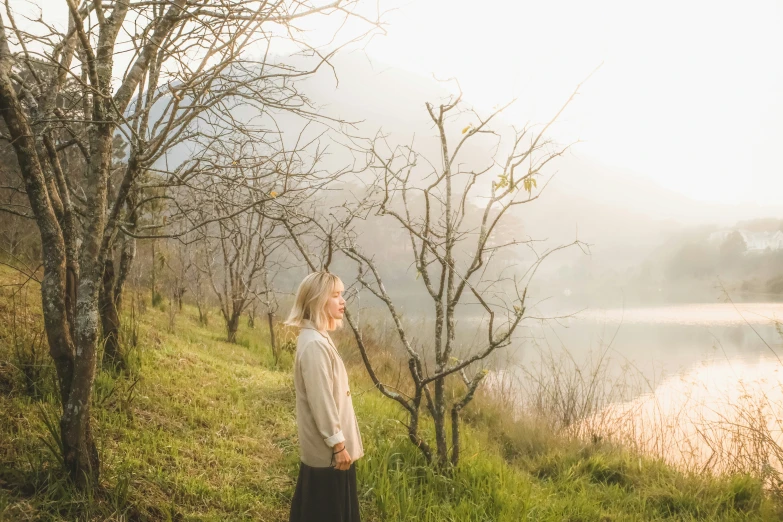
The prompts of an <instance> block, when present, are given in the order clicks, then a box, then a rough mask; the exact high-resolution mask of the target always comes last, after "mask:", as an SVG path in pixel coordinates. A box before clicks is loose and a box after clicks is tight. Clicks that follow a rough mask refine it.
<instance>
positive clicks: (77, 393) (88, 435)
mask: <svg viewBox="0 0 783 522" xmlns="http://www.w3.org/2000/svg"><path fill="white" fill-rule="evenodd" d="M0 36H2V38H3V40H4V41H3V42H2V43H5V33H4V32H3V34H2V35H0ZM4 52H7V48H6V49H0V53H4ZM0 58H2V57H0ZM0 114H2V115H3V119H4V120H5V123H6V126H7V128H8V132H9V134H10V136H11V140H10V141H11V144H12V146H13V147H14V152H15V153H16V158H17V161H18V162H19V167H20V170H21V172H22V177H23V178H24V182H25V191H26V192H27V197H28V199H29V201H30V206H31V208H32V210H33V214H34V215H35V220H36V224H37V225H38V231H39V233H40V235H41V256H42V262H43V268H44V275H43V279H42V281H41V308H42V311H43V316H44V327H45V329H46V337H47V340H48V342H49V353H50V354H51V356H52V359H53V360H54V365H55V370H56V372H57V380H58V384H59V390H60V399H61V402H62V405H63V413H62V416H61V418H60V433H61V436H62V444H63V459H64V464H65V467H66V469H67V471H68V473H69V475H70V476H71V478H72V479H73V480H74V481H75V482H76V484H77V485H82V486H83V485H85V484H86V483H88V482H89V483H96V482H97V480H98V478H99V476H98V474H99V461H98V451H97V448H96V446H95V442H94V440H93V437H92V429H91V426H90V401H91V396H92V383H93V376H94V366H95V356H94V352H91V351H90V339H89V331H90V329H91V328H90V326H94V328H92V330H93V332H94V331H95V330H96V329H97V324H96V322H95V320H94V318H96V317H97V315H98V313H97V303H96V302H94V301H93V302H92V306H91V302H90V299H84V298H83V297H82V296H85V295H86V294H87V293H86V292H80V290H82V289H83V288H84V282H85V278H81V279H80V280H79V281H78V284H77V279H76V278H77V277H78V276H79V274H78V273H74V272H75V270H73V267H74V265H73V264H72V263H74V264H75V260H71V261H70V262H69V261H68V259H67V255H66V244H65V240H64V238H63V231H62V228H61V227H60V224H59V222H58V220H57V217H56V215H55V212H54V209H53V208H52V203H51V198H50V197H49V195H48V194H47V191H46V180H45V177H44V173H43V170H42V167H41V163H40V160H39V158H38V155H37V152H36V147H35V139H34V133H33V130H32V128H31V127H30V125H29V123H28V120H27V117H26V115H25V113H24V111H23V109H22V106H21V103H20V102H19V99H18V98H17V95H16V92H15V90H14V87H13V85H12V83H11V81H10V79H9V77H8V70H6V69H5V64H0ZM102 235H103V231H102V230H101V231H100V234H99V235H98V238H100V237H101V236H102ZM92 275H93V277H92V278H91V280H90V283H91V284H92V285H93V288H96V289H97V286H98V284H99V282H100V278H99V277H94V274H92ZM77 286H78V289H77ZM80 294H81V295H80ZM73 305H75V306H73ZM70 306H73V316H74V320H73V321H69V312H68V310H69V308H70ZM80 320H81V322H84V323H91V324H87V325H85V328H81V329H80V328H77V327H75V326H74V325H75V324H77V325H78V324H79V322H80ZM85 334H87V335H85ZM76 346H78V349H76ZM93 347H94V344H93ZM91 369H92V371H91Z"/></svg>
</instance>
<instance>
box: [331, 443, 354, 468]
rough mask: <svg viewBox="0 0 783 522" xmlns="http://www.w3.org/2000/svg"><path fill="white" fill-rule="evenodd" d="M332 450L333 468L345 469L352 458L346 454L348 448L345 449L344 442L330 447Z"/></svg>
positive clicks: (348, 466)
mask: <svg viewBox="0 0 783 522" xmlns="http://www.w3.org/2000/svg"><path fill="white" fill-rule="evenodd" d="M332 452H334V469H339V470H340V471H347V470H348V468H350V467H351V463H352V462H353V459H351V456H350V455H349V454H348V450H347V449H345V443H343V442H340V443H337V444H335V445H334V447H333V448H332Z"/></svg>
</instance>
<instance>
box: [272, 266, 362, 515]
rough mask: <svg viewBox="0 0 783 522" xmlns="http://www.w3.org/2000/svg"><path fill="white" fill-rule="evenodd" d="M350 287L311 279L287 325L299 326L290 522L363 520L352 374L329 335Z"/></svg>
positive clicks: (329, 278)
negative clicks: (295, 470) (294, 478)
mask: <svg viewBox="0 0 783 522" xmlns="http://www.w3.org/2000/svg"><path fill="white" fill-rule="evenodd" d="M343 290H344V287H343V283H342V281H340V278H338V277H337V276H335V275H333V274H330V273H328V272H315V273H313V274H310V275H308V276H307V277H305V279H304V281H302V283H301V284H300V285H299V289H298V290H297V292H296V300H295V301H294V307H293V309H292V310H291V314H290V315H289V317H288V320H287V321H286V324H289V325H291V326H298V327H300V328H301V330H300V331H299V339H298V341H297V345H296V358H295V360H294V385H295V387H296V425H297V430H298V432H299V449H300V452H301V454H300V460H301V462H300V463H299V478H298V479H297V481H296V491H295V492H294V498H293V501H292V502H291V516H290V518H289V520H290V522H358V521H359V520H360V519H359V497H358V495H357V492H356V468H355V467H354V462H356V461H357V460H358V459H359V458H360V457H362V455H364V448H363V446H362V438H361V435H360V434H359V425H358V424H357V422H356V415H355V414H354V411H353V402H352V401H351V390H350V388H349V386H348V373H347V372H346V371H345V365H343V361H342V359H341V358H340V354H339V353H338V352H337V348H335V345H334V343H333V342H332V339H331V338H330V337H329V332H330V331H332V330H335V329H337V328H339V327H340V326H342V318H343V315H344V314H345V300H344V299H343V296H342V293H343Z"/></svg>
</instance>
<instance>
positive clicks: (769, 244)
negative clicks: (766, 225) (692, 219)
mask: <svg viewBox="0 0 783 522" xmlns="http://www.w3.org/2000/svg"><path fill="white" fill-rule="evenodd" d="M733 232H734V230H719V231H717V232H713V233H712V234H710V236H709V240H710V241H711V242H715V243H723V242H724V241H726V238H728V237H729V235H731V234H732V233H733ZM737 232H739V233H740V235H741V236H742V239H743V240H744V241H745V245H746V251H745V253H746V254H749V253H759V252H764V251H765V250H768V249H769V250H783V231H780V230H776V231H774V232H750V231H748V230H738V231H737Z"/></svg>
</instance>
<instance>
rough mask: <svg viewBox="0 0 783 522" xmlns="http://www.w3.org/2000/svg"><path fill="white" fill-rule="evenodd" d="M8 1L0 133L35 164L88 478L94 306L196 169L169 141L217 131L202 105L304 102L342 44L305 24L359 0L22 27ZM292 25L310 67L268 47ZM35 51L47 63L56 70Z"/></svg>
mask: <svg viewBox="0 0 783 522" xmlns="http://www.w3.org/2000/svg"><path fill="white" fill-rule="evenodd" d="M4 4H5V7H6V9H5V17H4V18H3V17H0V112H2V116H3V119H4V121H5V123H6V127H7V133H8V134H7V135H4V136H2V138H4V139H6V140H7V141H8V142H10V143H11V145H12V146H13V149H14V154H15V156H16V160H17V162H18V164H19V168H20V171H21V175H22V178H23V180H24V190H25V193H26V196H27V199H28V200H29V207H30V211H29V212H23V213H24V214H25V215H28V214H29V215H30V216H32V217H33V218H34V220H35V222H36V225H37V227H38V229H39V232H40V236H41V248H42V252H41V256H42V263H43V278H42V284H41V295H42V304H43V311H44V319H45V326H46V333H47V339H48V342H49V348H50V353H51V356H52V358H53V359H54V362H55V366H56V369H57V376H58V381H59V391H60V397H61V400H62V406H63V413H62V417H61V419H60V429H61V432H62V443H63V450H64V462H65V466H66V468H67V470H68V472H69V474H70V476H71V477H72V478H73V479H74V481H75V482H76V483H77V484H79V485H85V484H87V483H89V482H91V481H94V480H97V478H98V470H99V458H98V451H97V448H96V445H95V442H94V439H93V435H92V425H91V420H90V410H91V394H92V386H93V380H94V377H95V370H96V353H97V350H96V348H97V342H98V339H99V335H100V322H101V321H100V320H99V317H100V315H101V311H105V310H108V309H110V308H111V305H110V301H111V300H112V299H111V298H110V297H109V293H110V292H111V293H113V294H114V295H115V296H114V306H115V307H116V306H118V305H119V303H120V302H121V297H120V296H121V289H122V281H124V278H125V277H126V274H125V270H126V269H127V268H128V267H129V266H130V262H131V261H132V257H133V253H134V252H135V246H134V245H133V241H132V239H133V238H140V237H151V236H153V235H155V234H158V233H160V232H161V227H162V224H160V223H153V224H150V225H148V226H147V228H146V229H142V228H141V227H138V226H137V223H136V218H135V217H134V216H137V215H138V213H140V212H142V211H143V209H144V207H145V206H146V205H148V204H150V202H151V201H154V200H156V199H158V198H161V197H164V198H171V197H172V195H171V192H170V191H169V190H168V188H169V187H181V186H186V185H187V184H188V182H189V180H190V179H191V176H192V173H193V172H195V171H197V170H198V159H197V158H191V157H189V158H186V159H185V160H182V161H178V162H176V164H175V165H174V166H169V164H168V160H169V159H170V158H169V155H168V153H169V152H170V151H171V150H172V149H173V148H174V147H177V146H181V147H185V148H186V149H187V147H188V146H189V144H190V145H197V144H199V143H203V141H205V140H208V139H212V140H219V139H220V136H219V135H217V134H213V135H211V136H206V131H205V130H204V129H205V128H204V126H203V125H202V124H201V123H202V122H203V121H204V120H211V123H212V124H211V125H210V126H209V127H208V129H209V130H215V129H216V128H218V127H222V128H223V129H225V128H227V127H233V128H236V127H238V126H239V127H242V128H245V130H246V132H248V133H251V132H254V131H257V130H258V129H254V128H252V126H250V127H248V126H246V125H244V124H246V123H247V122H242V121H238V119H237V118H236V117H234V116H232V109H233V108H234V107H236V106H239V105H247V106H253V107H256V109H257V110H259V109H260V110H261V111H262V113H266V112H268V111H271V110H284V111H291V112H295V113H298V114H302V115H304V116H308V114H309V110H308V104H307V103H306V100H305V99H304V98H303V97H302V96H301V95H299V93H298V92H297V90H296V86H295V81H294V80H296V79H298V78H301V77H303V76H306V75H308V74H312V73H313V72H314V71H315V70H317V69H318V68H319V67H320V66H321V65H322V64H324V63H328V60H329V57H330V56H331V52H332V51H334V49H335V47H333V48H332V51H330V52H329V53H326V54H324V53H321V52H320V51H318V50H317V49H314V48H312V47H310V46H308V45H307V44H306V43H304V41H302V39H300V38H299V37H298V35H299V34H300V31H299V30H298V28H297V25H296V24H298V23H300V22H301V21H302V20H304V19H309V18H313V17H317V16H334V17H338V18H340V17H342V18H344V19H347V18H351V17H354V16H357V15H356V5H357V4H356V0H335V1H333V2H331V3H328V4H323V5H318V4H314V3H310V2H309V1H304V2H302V1H299V0H296V1H293V0H276V1H273V2H255V1H250V0H228V1H226V2H221V3H219V4H215V5H214V6H213V5H212V4H210V3H204V2H201V1H196V0H166V1H163V0H160V1H158V0H153V1H149V2H147V1H144V2H118V1H108V2H84V3H83V4H81V5H78V4H77V3H76V0H65V4H64V5H63V8H65V7H67V10H68V15H69V23H68V28H67V30H66V31H65V32H63V31H60V30H59V29H58V28H57V27H53V26H50V25H49V24H47V23H46V22H45V21H44V19H43V17H40V18H39V19H38V20H34V21H33V25H32V27H33V28H32V29H23V28H22V27H20V26H19V25H18V24H17V23H16V21H15V17H14V14H13V10H12V7H13V3H12V2H8V0H5V1H4ZM361 19H362V20H364V21H366V22H370V21H369V20H368V19H367V18H366V17H361ZM369 25H370V27H373V26H377V24H373V23H372V22H370V23H369ZM281 34H282V35H285V37H286V38H288V39H289V41H293V42H295V43H297V44H299V45H300V48H302V49H303V50H304V51H305V53H306V54H309V56H310V57H312V58H313V60H309V61H307V60H306V61H307V66H306V67H294V66H291V65H286V64H283V63H273V62H272V61H270V60H267V57H268V52H269V49H270V47H269V46H270V44H271V42H272V41H273V39H274V38H275V37H277V36H279V35H281ZM253 50H255V51H256V52H255V53H253V52H251V51H253ZM255 56H260V58H255ZM35 62H44V63H45V64H46V65H47V72H46V74H41V73H39V72H38V71H37V70H36V68H35V67H34V66H33V63H35ZM66 94H67V95H66ZM217 121H220V122H221V123H222V125H216V122H217ZM116 133H121V134H123V135H124V136H125V138H126V140H127V141H128V143H129V144H130V152H129V155H128V159H127V166H126V168H125V169H124V171H123V172H122V173H121V174H120V175H119V176H118V177H117V178H116V179H115V178H114V177H113V175H112V169H113V165H112V150H113V140H114V139H115V134H116ZM200 140H201V141H200ZM69 162H76V163H75V164H73V163H69ZM156 191H162V192H163V194H162V195H161V194H156V193H155V192H156ZM168 201H169V203H172V200H171V199H169V200H168ZM2 210H5V211H11V212H13V211H14V210H15V209H14V208H8V207H2ZM185 215H186V213H185V212H181V213H180V216H183V219H185V217H184V216H185ZM118 236H120V237H123V238H124V240H123V241H124V243H123V247H122V255H124V256H126V263H127V264H126V266H122V261H120V264H121V266H120V269H119V270H118V271H116V272H119V274H118V276H117V277H118V279H119V281H115V282H114V283H113V284H112V282H111V280H112V274H113V273H114V272H115V271H113V270H111V268H110V267H109V261H110V260H111V258H112V256H111V252H112V251H113V249H114V246H115V244H116V240H117V238H118ZM122 255H121V257H122ZM118 283H119V285H118ZM101 289H104V290H103V291H104V292H105V293H106V296H105V297H106V299H105V303H104V304H106V306H103V307H101V306H99V294H100V293H101V291H102V290H101ZM107 328H108V329H111V325H108V326H107Z"/></svg>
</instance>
